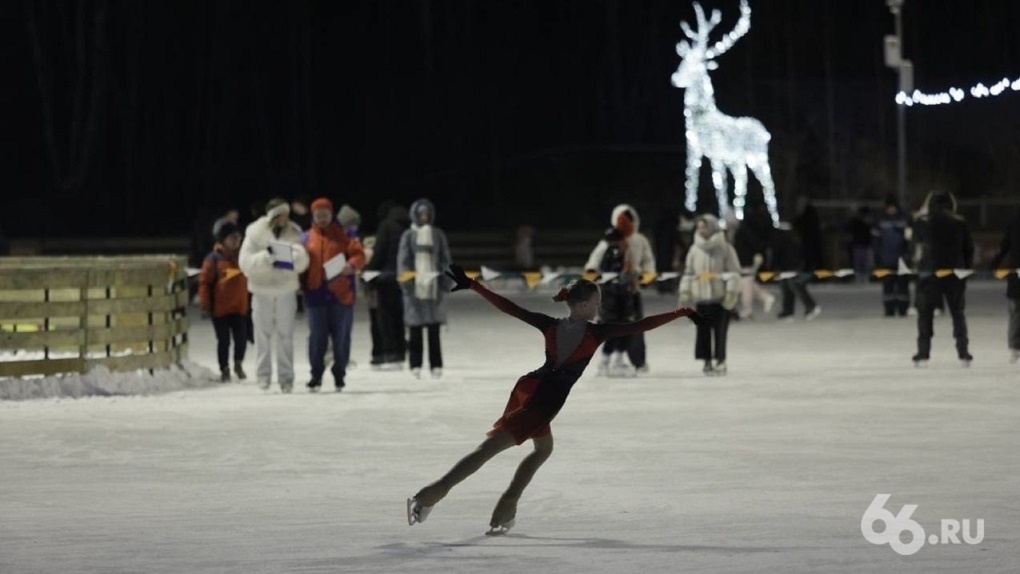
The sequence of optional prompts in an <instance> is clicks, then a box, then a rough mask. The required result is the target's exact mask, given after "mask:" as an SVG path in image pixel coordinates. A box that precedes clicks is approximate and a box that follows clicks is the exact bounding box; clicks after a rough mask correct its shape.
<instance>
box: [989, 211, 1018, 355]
mask: <svg viewBox="0 0 1020 574" xmlns="http://www.w3.org/2000/svg"><path fill="white" fill-rule="evenodd" d="M1007 256H1008V257H1009V270H1010V274H1009V276H1008V279H1007V280H1006V297H1007V298H1008V299H1009V328H1008V331H1007V335H1006V341H1007V343H1008V344H1009V351H1010V356H1009V362H1011V363H1016V362H1017V361H1020V276H1018V275H1017V269H1020V211H1018V212H1017V215H1016V217H1015V218H1014V219H1013V221H1011V222H1010V223H1009V225H1007V226H1006V232H1005V233H1004V234H1003V236H1002V243H1001V245H1000V246H999V252H998V253H997V254H996V255H995V257H994V258H993V259H992V265H991V267H992V269H997V268H998V267H999V266H1000V265H1002V262H1003V260H1006V257H1007Z"/></svg>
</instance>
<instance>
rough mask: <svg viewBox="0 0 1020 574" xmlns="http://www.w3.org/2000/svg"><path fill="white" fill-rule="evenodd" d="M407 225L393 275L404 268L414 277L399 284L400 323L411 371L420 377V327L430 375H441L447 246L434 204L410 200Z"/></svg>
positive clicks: (401, 273) (398, 273) (437, 376)
mask: <svg viewBox="0 0 1020 574" xmlns="http://www.w3.org/2000/svg"><path fill="white" fill-rule="evenodd" d="M410 211H411V213H410V215H411V227H410V229H408V230H407V231H404V234H403V235H402V236H401V238H400V249H399V251H398V254H397V276H398V277H400V276H403V275H404V274H405V273H407V272H408V271H413V272H414V278H413V279H411V280H408V281H405V282H404V283H403V284H402V285H401V287H402V289H403V294H404V324H405V325H407V327H408V330H409V335H410V336H409V337H408V341H407V350H408V358H409V360H410V364H411V374H413V375H414V376H415V377H421V366H422V351H423V345H422V343H423V341H422V329H423V328H424V329H425V330H426V331H427V332H428V340H429V368H430V369H431V372H432V376H433V377H434V378H439V377H441V376H442V375H443V351H442V346H441V345H440V342H439V326H440V325H442V324H444V323H446V310H445V309H444V308H443V298H444V296H445V295H446V291H447V290H448V288H447V287H448V285H447V279H446V276H445V275H444V274H443V271H445V270H446V269H447V268H449V266H450V263H451V259H450V247H449V245H448V244H447V242H446V234H445V233H443V230H441V229H439V228H438V227H435V220H436V208H435V206H434V205H433V204H432V202H431V201H429V200H427V199H419V200H417V201H415V202H414V203H412V204H411V210H410Z"/></svg>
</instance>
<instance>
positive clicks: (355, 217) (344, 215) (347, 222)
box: [336, 203, 361, 237]
mask: <svg viewBox="0 0 1020 574" xmlns="http://www.w3.org/2000/svg"><path fill="white" fill-rule="evenodd" d="M336 220H337V222H338V223H340V226H341V227H343V228H344V230H346V231H347V235H349V236H351V237H357V236H358V227H360V226H361V214H360V213H358V212H357V211H355V210H354V208H353V207H351V206H350V205H348V204H346V203H345V204H343V205H341V206H340V211H338V212H337V214H336Z"/></svg>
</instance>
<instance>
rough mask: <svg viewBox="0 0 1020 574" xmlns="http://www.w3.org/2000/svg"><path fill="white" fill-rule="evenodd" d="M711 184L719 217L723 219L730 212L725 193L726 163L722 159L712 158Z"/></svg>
mask: <svg viewBox="0 0 1020 574" xmlns="http://www.w3.org/2000/svg"><path fill="white" fill-rule="evenodd" d="M711 161H712V186H713V187H715V197H716V199H717V200H718V201H719V219H721V220H723V221H725V220H726V219H727V216H728V215H729V213H730V201H729V198H728V197H727V194H726V184H727V177H726V164H725V163H723V161H722V160H719V159H712V160H711Z"/></svg>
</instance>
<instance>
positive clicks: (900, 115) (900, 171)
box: [885, 0, 914, 209]
mask: <svg viewBox="0 0 1020 574" xmlns="http://www.w3.org/2000/svg"><path fill="white" fill-rule="evenodd" d="M905 1H906V0H885V3H886V5H887V6H889V11H890V12H892V15H893V18H894V19H895V20H896V35H895V36H886V37H885V64H886V66H889V67H890V68H895V69H896V71H897V72H898V73H899V84H900V91H901V92H904V93H906V94H909V93H910V92H912V91H914V64H913V63H911V61H910V60H904V59H903V17H902V13H903V3H904V2H905ZM906 114H907V109H906V106H904V105H903V104H896V151H897V190H896V191H897V193H896V195H897V198H898V200H899V203H900V209H907V203H906V201H907V134H906V124H907V115H906Z"/></svg>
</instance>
